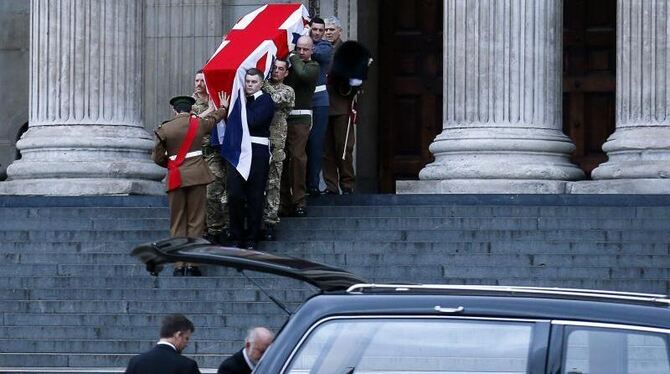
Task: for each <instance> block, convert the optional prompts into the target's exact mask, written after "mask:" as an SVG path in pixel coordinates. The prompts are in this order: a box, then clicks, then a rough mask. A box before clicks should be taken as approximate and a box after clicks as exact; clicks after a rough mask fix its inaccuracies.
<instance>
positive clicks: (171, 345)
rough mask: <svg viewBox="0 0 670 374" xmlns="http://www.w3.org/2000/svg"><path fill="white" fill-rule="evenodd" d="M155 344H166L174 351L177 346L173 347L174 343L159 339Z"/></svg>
mask: <svg viewBox="0 0 670 374" xmlns="http://www.w3.org/2000/svg"><path fill="white" fill-rule="evenodd" d="M156 344H160V345H167V346H170V347H172V349H174V350H175V352H176V351H177V347H175V346H174V344H172V343H170V342H166V341H165V340H159V341H158V343H156Z"/></svg>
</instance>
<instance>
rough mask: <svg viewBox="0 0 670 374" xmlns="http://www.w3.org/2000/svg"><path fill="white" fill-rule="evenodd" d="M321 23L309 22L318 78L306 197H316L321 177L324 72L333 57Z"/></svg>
mask: <svg viewBox="0 0 670 374" xmlns="http://www.w3.org/2000/svg"><path fill="white" fill-rule="evenodd" d="M324 33H325V22H324V21H323V20H322V19H321V18H318V17H314V18H312V21H311V22H310V32H309V35H310V36H311V37H312V40H313V41H314V53H313V54H312V60H314V61H316V62H318V63H319V68H320V69H321V71H320V72H319V79H318V80H317V81H316V88H315V89H314V97H313V98H312V111H313V116H312V130H311V131H310V132H309V140H308V141H307V191H308V192H309V194H310V196H312V197H318V196H319V195H320V194H321V191H320V189H319V184H320V179H321V177H320V174H321V159H322V158H323V140H324V138H325V136H326V127H328V92H327V91H326V72H327V71H328V69H329V68H330V60H331V57H332V55H333V46H332V45H331V44H330V42H329V41H327V40H326V39H325V38H324Z"/></svg>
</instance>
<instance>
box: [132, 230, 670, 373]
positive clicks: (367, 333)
mask: <svg viewBox="0 0 670 374" xmlns="http://www.w3.org/2000/svg"><path fill="white" fill-rule="evenodd" d="M133 255H134V256H136V257H138V258H139V259H140V260H141V261H142V262H144V263H145V264H146V266H147V270H148V271H149V272H151V273H153V274H154V275H156V274H157V273H158V272H159V271H160V269H161V268H162V266H163V265H164V264H167V263H173V262H176V261H186V262H196V263H204V264H212V265H219V266H225V267H231V268H235V269H238V270H240V271H244V270H251V271H259V272H265V273H271V274H276V275H281V276H286V277H291V278H294V279H299V280H302V281H305V282H307V283H310V284H312V285H313V286H316V287H317V288H318V289H320V290H321V292H319V293H318V294H316V295H314V296H312V297H311V298H309V299H308V300H306V301H305V303H304V304H303V305H302V306H301V307H300V308H299V309H298V310H297V311H296V312H295V313H294V314H292V315H291V316H290V317H289V318H288V320H287V322H286V323H285V324H284V326H283V327H282V329H281V331H280V332H279V333H278V335H277V338H276V340H275V342H274V344H272V346H271V347H270V349H269V350H268V351H267V352H266V353H265V355H264V357H263V359H262V360H261V362H260V363H259V365H258V366H257V368H256V370H255V371H254V372H255V373H268V374H277V373H292V374H297V373H319V374H354V373H356V374H363V373H365V374H368V373H370V374H371V373H377V374H380V373H384V374H396V373H410V374H414V373H416V374H418V373H421V374H436V373H449V374H464V373H468V374H472V373H487V374H489V373H537V374H540V373H543V374H544V373H551V374H562V373H565V374H587V373H589V374H616V373H630V374H638V373H645V374H646V373H650V374H651V373H653V374H668V373H670V299H668V297H666V296H664V295H655V294H640V293H624V292H611V291H596V290H580V289H559V288H534V287H503V286H454V285H423V284H421V285H416V284H370V283H368V282H366V281H365V280H364V279H361V278H359V277H357V276H355V275H353V274H350V273H347V272H345V271H343V270H340V269H335V268H332V267H329V266H325V265H322V264H317V263H313V262H309V261H305V260H301V259H295V258H288V257H281V256H277V255H273V254H269V253H263V252H255V251H247V250H240V249H234V248H226V247H221V246H217V245H213V244H210V243H209V242H207V241H204V240H187V239H170V240H164V241H160V242H155V243H149V244H145V245H142V246H139V247H137V248H135V249H134V250H133Z"/></svg>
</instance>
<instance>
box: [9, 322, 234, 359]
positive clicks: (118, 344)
mask: <svg viewBox="0 0 670 374" xmlns="http://www.w3.org/2000/svg"><path fill="white" fill-rule="evenodd" d="M156 328H158V327H156ZM197 332H199V329H197V328H196V334H195V335H193V340H192V341H191V342H190V343H189V345H188V346H187V347H186V349H185V350H184V353H185V354H187V355H192V354H199V353H201V354H202V353H210V354H211V353H214V354H224V352H231V353H232V352H235V351H237V350H239V349H240V345H239V342H238V341H237V340H238V339H239V337H236V339H235V340H224V339H218V338H217V339H203V338H201V337H200V336H198V334H197ZM154 335H155V331H154ZM243 337H244V335H242V338H243ZM156 340H157V339H156V338H154V336H152V337H151V338H149V339H128V340H126V339H123V340H115V339H76V338H71V339H70V338H69V339H66V340H64V339H62V338H56V339H46V338H44V339H39V340H34V341H28V340H22V339H1V338H0V343H2V344H3V346H2V347H0V352H2V353H12V352H35V353H68V352H79V353H109V352H118V353H124V354H132V353H138V352H144V351H147V350H149V349H151V347H153V346H154V345H155V344H156Z"/></svg>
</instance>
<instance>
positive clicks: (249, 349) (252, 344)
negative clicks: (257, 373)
mask: <svg viewBox="0 0 670 374" xmlns="http://www.w3.org/2000/svg"><path fill="white" fill-rule="evenodd" d="M273 340H274V334H273V333H272V331H270V330H268V329H266V328H265V327H256V328H253V329H251V330H249V334H247V338H246V340H245V341H244V348H242V350H240V351H238V352H237V353H235V354H234V355H232V356H230V357H228V358H227V359H226V360H225V361H223V362H222V363H221V366H219V370H218V371H217V374H249V373H251V371H252V370H254V368H255V367H256V364H258V361H259V360H260V359H261V357H263V353H265V350H266V349H267V348H268V347H269V346H270V344H272V341H273Z"/></svg>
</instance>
